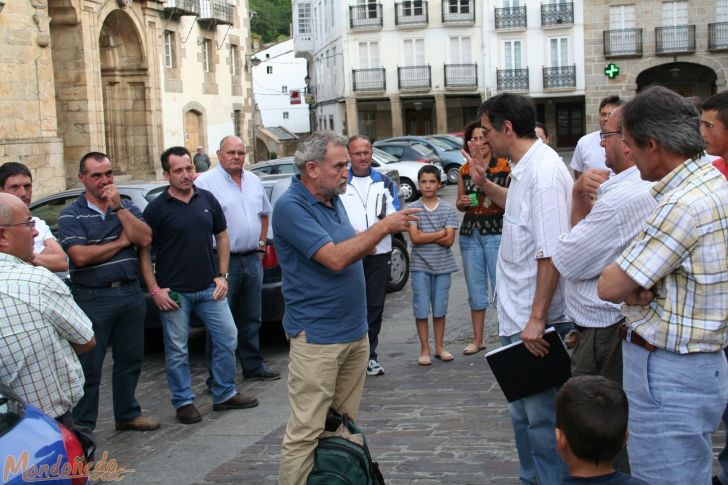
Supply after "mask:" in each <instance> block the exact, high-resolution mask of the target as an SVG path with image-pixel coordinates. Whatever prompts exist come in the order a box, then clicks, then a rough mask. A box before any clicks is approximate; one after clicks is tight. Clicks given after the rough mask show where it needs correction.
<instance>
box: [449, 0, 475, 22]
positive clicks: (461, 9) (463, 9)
mask: <svg viewBox="0 0 728 485" xmlns="http://www.w3.org/2000/svg"><path fill="white" fill-rule="evenodd" d="M474 22H475V0H443V2H442V23H443V24H472V23H474Z"/></svg>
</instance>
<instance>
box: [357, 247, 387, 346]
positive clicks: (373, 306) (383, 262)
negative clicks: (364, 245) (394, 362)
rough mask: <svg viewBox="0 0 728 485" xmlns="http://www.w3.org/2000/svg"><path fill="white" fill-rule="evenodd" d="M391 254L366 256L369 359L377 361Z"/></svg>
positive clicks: (365, 275)
mask: <svg viewBox="0 0 728 485" xmlns="http://www.w3.org/2000/svg"><path fill="white" fill-rule="evenodd" d="M391 257H392V255H391V253H386V254H373V255H371V256H366V257H365V258H364V259H363V260H362V262H363V263H364V278H365V279H366V285H367V323H368V324H369V358H370V359H373V360H377V344H378V343H379V331H380V330H381V329H382V314H383V313H384V299H385V298H386V296H387V283H388V282H389V273H390V266H391Z"/></svg>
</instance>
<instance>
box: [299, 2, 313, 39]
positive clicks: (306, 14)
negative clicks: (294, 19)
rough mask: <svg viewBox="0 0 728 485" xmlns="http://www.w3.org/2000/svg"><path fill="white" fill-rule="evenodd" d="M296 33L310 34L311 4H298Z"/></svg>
mask: <svg viewBox="0 0 728 485" xmlns="http://www.w3.org/2000/svg"><path fill="white" fill-rule="evenodd" d="M298 33H299V34H310V33H311V4H310V3H303V2H298Z"/></svg>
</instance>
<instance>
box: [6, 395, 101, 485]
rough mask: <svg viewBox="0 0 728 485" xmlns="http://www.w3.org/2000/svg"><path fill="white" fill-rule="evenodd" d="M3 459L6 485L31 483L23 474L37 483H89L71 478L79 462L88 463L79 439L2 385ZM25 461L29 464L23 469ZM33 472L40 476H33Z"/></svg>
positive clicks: (68, 484)
mask: <svg viewBox="0 0 728 485" xmlns="http://www.w3.org/2000/svg"><path fill="white" fill-rule="evenodd" d="M0 456H2V457H4V462H3V478H4V481H3V483H5V484H6V485H21V484H25V483H28V482H27V481H25V480H24V479H23V472H30V473H29V475H28V477H32V481H35V482H38V483H41V482H42V483H44V484H50V485H85V484H87V483H89V480H88V478H87V477H84V476H77V477H74V478H70V477H69V476H70V475H71V473H70V469H71V465H73V464H74V463H75V462H77V461H79V460H80V463H81V464H82V465H83V464H85V463H86V459H85V458H84V453H83V448H82V447H81V443H80V442H79V441H78V439H77V438H76V435H74V434H73V433H72V432H71V431H70V430H69V429H68V428H66V427H65V426H63V425H62V424H60V423H58V422H57V421H56V420H55V419H53V418H51V417H49V416H48V415H46V414H44V413H43V412H42V411H41V410H40V409H38V408H36V407H34V406H31V405H29V404H26V403H25V402H23V400H22V399H21V397H20V396H18V394H16V393H15V392H14V391H13V390H12V389H10V388H9V387H8V386H6V385H4V384H0ZM11 459H12V460H13V461H14V463H15V464H16V466H17V467H18V469H17V471H16V469H15V468H14V467H13V466H12V464H11V462H10V460H11ZM23 459H26V460H27V462H25V463H24V466H20V462H21V461H22V460H23ZM32 470H35V471H36V472H38V474H37V475H33V474H32ZM63 470H65V472H64V471H63ZM5 473H7V475H5Z"/></svg>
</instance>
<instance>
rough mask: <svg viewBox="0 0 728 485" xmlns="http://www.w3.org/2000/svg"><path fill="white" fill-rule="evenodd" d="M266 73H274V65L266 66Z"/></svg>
mask: <svg viewBox="0 0 728 485" xmlns="http://www.w3.org/2000/svg"><path fill="white" fill-rule="evenodd" d="M265 73H266V74H273V66H265Z"/></svg>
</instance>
